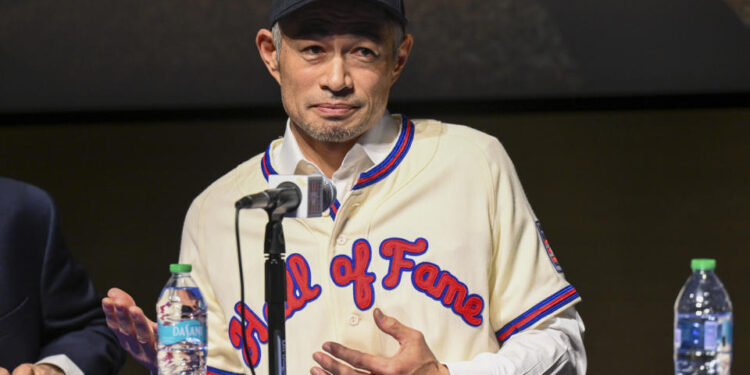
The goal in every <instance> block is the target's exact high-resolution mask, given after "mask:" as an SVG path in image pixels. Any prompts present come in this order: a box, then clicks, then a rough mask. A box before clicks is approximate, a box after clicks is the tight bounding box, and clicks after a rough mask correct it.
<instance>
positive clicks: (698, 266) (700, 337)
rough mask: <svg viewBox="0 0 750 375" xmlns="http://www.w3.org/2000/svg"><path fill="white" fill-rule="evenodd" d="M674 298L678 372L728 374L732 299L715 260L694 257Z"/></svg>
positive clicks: (685, 373)
mask: <svg viewBox="0 0 750 375" xmlns="http://www.w3.org/2000/svg"><path fill="white" fill-rule="evenodd" d="M690 267H691V268H692V269H693V274H692V275H690V278H688V280H687V282H686V283H685V285H684V286H683V287H682V290H680V294H679V295H678V296H677V301H675V306H674V309H675V318H674V365H675V374H677V375H708V374H711V375H714V374H715V375H729V368H730V365H731V362H732V302H731V301H729V294H727V291H726V290H725V289H724V285H722V283H721V281H719V278H718V277H716V274H715V273H714V269H715V268H716V260H714V259H693V260H692V261H691V263H690Z"/></svg>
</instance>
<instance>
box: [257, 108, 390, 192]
mask: <svg viewBox="0 0 750 375" xmlns="http://www.w3.org/2000/svg"><path fill="white" fill-rule="evenodd" d="M289 121H290V120H287V123H286V131H285V132H284V143H283V144H282V146H281V147H278V148H276V149H274V150H273V153H272V155H271V159H272V160H274V165H276V166H277V167H278V172H279V174H301V175H309V174H319V175H323V172H322V171H321V170H320V168H318V166H316V165H315V164H314V163H312V162H311V161H309V160H307V158H305V156H304V155H303V154H302V150H301V149H300V147H299V143H297V139H296V138H295V137H294V134H293V133H292V130H291V127H290V125H289ZM398 133H399V124H398V123H396V122H395V121H393V118H392V117H391V115H390V113H388V111H386V112H385V114H384V115H383V117H381V118H380V120H379V121H378V122H377V123H376V124H375V125H373V126H372V127H371V128H370V129H369V130H367V131H366V132H365V133H364V134H362V136H361V137H359V139H358V140H357V143H355V144H354V146H352V148H351V150H349V152H347V154H346V156H344V160H343V161H342V162H341V166H340V167H339V169H338V170H336V172H334V173H333V176H331V177H332V178H331V180H332V181H333V183H334V185H335V186H336V194H337V196H336V198H338V200H339V201H342V202H343V201H344V198H345V197H346V195H347V193H348V192H349V191H350V190H351V189H352V186H354V183H355V182H356V181H357V178H359V174H360V173H361V172H364V171H366V170H368V169H369V168H370V167H372V166H374V165H376V164H377V163H379V162H380V161H382V160H383V159H385V158H386V157H387V156H388V153H389V152H390V151H391V149H392V148H393V145H394V144H395V143H396V139H397V138H398Z"/></svg>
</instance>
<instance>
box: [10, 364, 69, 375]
mask: <svg viewBox="0 0 750 375" xmlns="http://www.w3.org/2000/svg"><path fill="white" fill-rule="evenodd" d="M0 375H11V373H10V372H8V370H6V369H4V368H2V367H0ZM13 375H65V373H64V372H63V371H62V370H61V369H60V368H59V367H57V366H54V365H50V364H47V363H40V364H38V365H34V364H31V363H23V364H20V365H18V367H16V369H15V370H13Z"/></svg>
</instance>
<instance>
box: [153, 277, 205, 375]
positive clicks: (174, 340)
mask: <svg viewBox="0 0 750 375" xmlns="http://www.w3.org/2000/svg"><path fill="white" fill-rule="evenodd" d="M191 270H192V266H191V265H189V264H171V265H170V266H169V271H170V272H172V277H170V278H169V281H167V285H165V286H164V289H162V291H161V294H160V295H159V300H158V301H157V302H156V319H157V321H158V325H159V345H158V350H159V352H158V353H157V359H158V363H159V375H205V374H206V357H207V353H206V303H205V301H204V300H203V296H202V295H201V292H200V290H199V289H198V287H197V286H196V285H195V282H194V281H193V279H192V278H191V277H190V271H191Z"/></svg>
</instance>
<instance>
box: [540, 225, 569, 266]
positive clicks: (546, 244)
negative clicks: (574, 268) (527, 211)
mask: <svg viewBox="0 0 750 375" xmlns="http://www.w3.org/2000/svg"><path fill="white" fill-rule="evenodd" d="M536 230H537V232H539V238H541V239H542V243H543V244H544V249H545V250H546V251H547V256H548V257H549V261H550V262H552V266H553V267H555V270H556V271H557V272H558V273H562V271H563V270H562V266H560V262H559V261H558V260H557V257H556V256H555V253H553V252H552V247H550V245H549V241H548V240H547V237H546V236H545V235H544V231H543V230H542V225H541V224H540V223H539V220H537V221H536Z"/></svg>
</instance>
